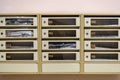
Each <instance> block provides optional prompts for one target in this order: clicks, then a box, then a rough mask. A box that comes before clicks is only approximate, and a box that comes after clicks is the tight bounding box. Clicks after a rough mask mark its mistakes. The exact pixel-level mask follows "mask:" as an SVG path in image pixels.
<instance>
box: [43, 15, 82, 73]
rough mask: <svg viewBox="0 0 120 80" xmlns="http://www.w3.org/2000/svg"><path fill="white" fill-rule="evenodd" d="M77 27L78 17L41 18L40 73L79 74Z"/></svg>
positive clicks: (78, 24)
mask: <svg viewBox="0 0 120 80" xmlns="http://www.w3.org/2000/svg"><path fill="white" fill-rule="evenodd" d="M79 26H80V17H79V16H77V17H76V16H75V17H73V16H72V17H70V16H69V17H68V16H67V17H65V16H56V17H55V16H54V17H53V16H52V17H45V16H43V17H42V28H43V29H42V39H43V40H42V50H43V52H42V61H43V63H42V72H80V64H79V63H78V62H79V61H80V53H79V50H80V40H79V38H80V29H79ZM71 27H72V28H71ZM51 39H52V40H51ZM51 50H52V51H51ZM46 62H47V63H46ZM75 62H76V63H75Z"/></svg>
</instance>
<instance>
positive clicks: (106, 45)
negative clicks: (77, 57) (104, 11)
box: [84, 16, 120, 72]
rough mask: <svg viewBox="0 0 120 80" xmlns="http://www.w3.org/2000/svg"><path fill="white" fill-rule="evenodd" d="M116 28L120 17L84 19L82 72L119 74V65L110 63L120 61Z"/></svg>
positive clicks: (118, 25)
mask: <svg viewBox="0 0 120 80" xmlns="http://www.w3.org/2000/svg"><path fill="white" fill-rule="evenodd" d="M118 27H120V17H104V16H103V17H96V16H95V17H85V31H84V37H85V40H84V49H85V52H84V61H85V62H86V63H84V72H120V69H119V67H120V64H119V63H115V64H113V63H111V62H119V61H120V52H119V49H120V41H119V40H118V39H119V38H120V30H119V29H117V28H118ZM87 62H90V63H87ZM95 62H97V63H95ZM99 62H102V63H99ZM103 62H104V63H103Z"/></svg>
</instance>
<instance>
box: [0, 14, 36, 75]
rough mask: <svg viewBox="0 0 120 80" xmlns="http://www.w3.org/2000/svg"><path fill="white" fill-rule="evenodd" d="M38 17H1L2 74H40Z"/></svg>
mask: <svg viewBox="0 0 120 80" xmlns="http://www.w3.org/2000/svg"><path fill="white" fill-rule="evenodd" d="M37 22H38V21H37V15H9V16H8V15H4V16H0V39H1V40H0V62H1V63H0V72H30V73H31V72H32V73H33V72H35V73H37V72H38V52H37V49H38V43H37V38H38V37H37V35H38V34H37V31H38V30H37V26H38V23H37Z"/></svg>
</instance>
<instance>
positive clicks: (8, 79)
mask: <svg viewBox="0 0 120 80" xmlns="http://www.w3.org/2000/svg"><path fill="white" fill-rule="evenodd" d="M119 77H120V76H118V75H98V74H96V75H91V74H90V75H85V74H84V75H80V74H79V75H77V74H74V75H73V74H64V75H59V74H55V75H52V74H50V75H47V74H44V75H43V74H42V75H1V76H0V80H119Z"/></svg>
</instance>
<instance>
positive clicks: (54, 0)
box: [0, 0, 120, 14]
mask: <svg viewBox="0 0 120 80" xmlns="http://www.w3.org/2000/svg"><path fill="white" fill-rule="evenodd" d="M0 13H79V14H86V13H87V14H88V13H90V14H91V13H96V14H120V0H0Z"/></svg>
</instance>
